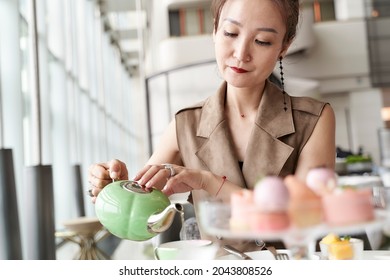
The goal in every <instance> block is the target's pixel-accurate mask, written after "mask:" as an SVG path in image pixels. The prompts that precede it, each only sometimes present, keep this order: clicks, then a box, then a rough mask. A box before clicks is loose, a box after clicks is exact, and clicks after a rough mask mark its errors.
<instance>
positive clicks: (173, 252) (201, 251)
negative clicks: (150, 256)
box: [154, 239, 217, 260]
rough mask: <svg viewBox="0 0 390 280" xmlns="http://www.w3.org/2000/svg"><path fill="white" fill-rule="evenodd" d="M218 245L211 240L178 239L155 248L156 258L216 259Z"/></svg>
mask: <svg viewBox="0 0 390 280" xmlns="http://www.w3.org/2000/svg"><path fill="white" fill-rule="evenodd" d="M216 251H217V246H215V245H214V244H213V242H212V241H210V240H203V239H194V240H178V241H172V242H167V243H163V244H160V245H159V246H157V247H156V248H155V249H154V257H155V259H156V260H205V259H210V260H211V259H214V257H215V254H216Z"/></svg>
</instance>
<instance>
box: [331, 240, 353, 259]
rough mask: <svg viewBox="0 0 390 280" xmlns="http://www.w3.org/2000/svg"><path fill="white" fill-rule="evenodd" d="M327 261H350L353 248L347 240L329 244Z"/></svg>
mask: <svg viewBox="0 0 390 280" xmlns="http://www.w3.org/2000/svg"><path fill="white" fill-rule="evenodd" d="M328 250H329V259H330V260H352V259H353V248H352V245H351V242H350V241H349V239H342V240H340V241H337V242H334V243H332V244H329V248H328Z"/></svg>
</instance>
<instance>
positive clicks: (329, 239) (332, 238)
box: [321, 233, 340, 245]
mask: <svg viewBox="0 0 390 280" xmlns="http://www.w3.org/2000/svg"><path fill="white" fill-rule="evenodd" d="M321 241H322V243H324V244H327V245H329V244H332V243H335V242H338V241H340V237H339V236H338V235H336V234H334V233H329V234H328V235H327V236H325V237H324V238H322V240H321Z"/></svg>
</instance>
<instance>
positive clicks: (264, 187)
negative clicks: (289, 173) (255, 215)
mask: <svg viewBox="0 0 390 280" xmlns="http://www.w3.org/2000/svg"><path fill="white" fill-rule="evenodd" d="M289 196H290V195H289V192H288V190H287V188H286V185H285V184H284V182H283V179H282V178H280V177H277V176H266V177H264V178H262V179H261V180H260V181H259V182H258V183H257V184H256V185H255V188H254V201H255V204H256V205H257V206H258V207H259V208H260V209H261V211H262V212H284V211H286V210H287V206H288V200H289Z"/></svg>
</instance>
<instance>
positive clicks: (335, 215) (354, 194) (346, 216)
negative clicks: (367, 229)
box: [322, 187, 374, 226]
mask: <svg viewBox="0 0 390 280" xmlns="http://www.w3.org/2000/svg"><path fill="white" fill-rule="evenodd" d="M322 203H323V207H324V214H325V221H326V222H327V223H328V224H329V225H333V226H341V225H351V224H355V223H361V222H367V221H370V220H373V219H374V207H373V205H372V191H371V189H370V188H361V189H355V188H353V187H344V188H337V189H336V190H335V191H333V192H332V193H331V194H327V195H324V196H323V197H322Z"/></svg>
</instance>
